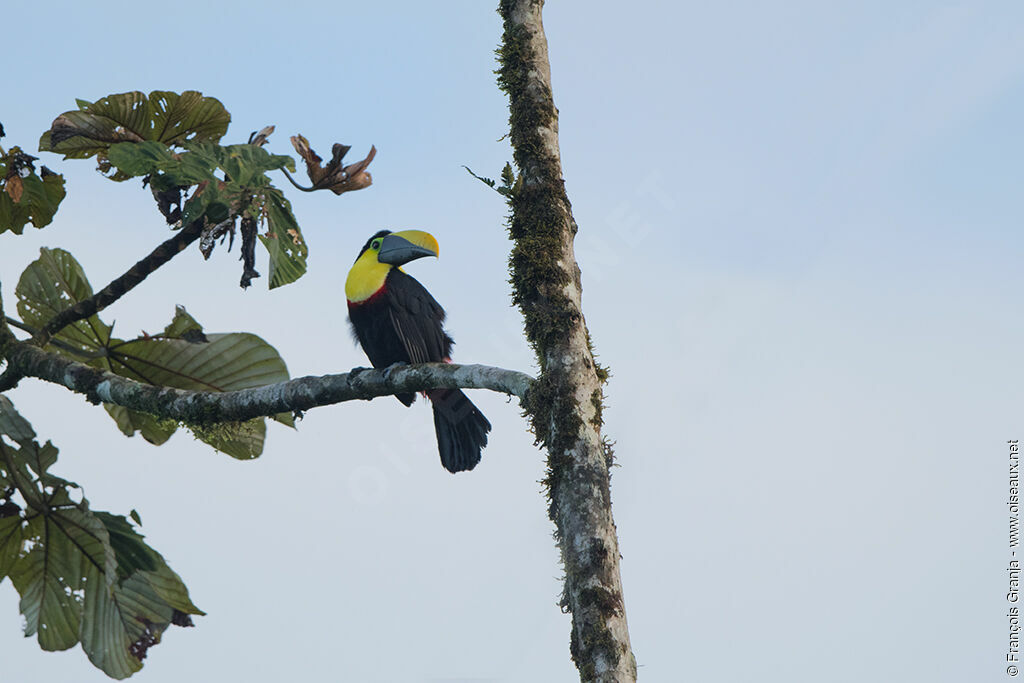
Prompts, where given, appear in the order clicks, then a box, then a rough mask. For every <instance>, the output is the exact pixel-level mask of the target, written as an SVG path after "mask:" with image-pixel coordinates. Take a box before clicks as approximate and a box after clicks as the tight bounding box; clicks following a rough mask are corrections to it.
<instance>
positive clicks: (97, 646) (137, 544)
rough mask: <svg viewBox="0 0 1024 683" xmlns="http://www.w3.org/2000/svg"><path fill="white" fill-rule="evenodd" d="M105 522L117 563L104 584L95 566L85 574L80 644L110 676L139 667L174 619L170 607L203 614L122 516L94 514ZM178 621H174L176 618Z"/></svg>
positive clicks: (168, 569) (121, 674) (123, 673)
mask: <svg viewBox="0 0 1024 683" xmlns="http://www.w3.org/2000/svg"><path fill="white" fill-rule="evenodd" d="M97 517H98V518H99V519H100V520H101V521H102V522H103V524H104V525H105V526H106V527H107V530H108V532H109V534H110V542H111V545H112V546H113V547H114V551H115V554H116V556H117V563H118V577H119V579H118V581H117V582H116V583H114V584H113V585H112V586H110V588H105V586H104V585H103V584H102V582H101V578H102V577H100V576H99V575H98V573H97V572H95V570H92V571H91V572H89V573H87V574H86V584H85V608H84V611H83V614H82V628H81V637H82V649H83V650H85V652H86V654H87V655H88V657H89V660H90V661H91V662H92V663H93V664H94V665H96V666H97V667H99V668H100V669H102V670H103V671H104V672H105V673H106V674H107V675H108V676H111V677H112V678H119V679H120V678H127V677H128V676H130V675H131V674H132V673H134V672H136V671H138V670H139V669H140V668H142V661H141V657H143V656H145V650H146V649H147V648H148V647H150V646H151V645H153V644H155V643H157V642H159V641H160V636H161V634H162V633H163V632H164V630H166V629H167V627H168V626H170V624H171V623H172V622H173V621H174V619H175V612H176V611H177V612H180V613H182V614H203V612H202V611H201V610H200V609H199V608H197V607H196V606H195V605H194V604H192V601H191V600H190V599H189V597H188V590H187V589H186V588H185V585H184V584H183V583H182V582H181V579H180V578H179V577H178V575H177V574H175V573H174V572H173V571H172V570H171V569H170V567H168V566H167V563H166V562H165V561H164V559H163V557H161V556H160V554H159V553H158V552H156V551H155V550H153V549H152V548H150V547H149V546H148V545H147V544H146V543H145V542H144V541H143V540H142V536H141V535H140V534H138V533H136V532H135V530H134V529H133V528H132V527H131V525H130V524H129V523H128V520H126V519H125V518H124V517H121V516H118V515H111V514H108V513H103V512H100V513H97ZM179 623H180V622H179Z"/></svg>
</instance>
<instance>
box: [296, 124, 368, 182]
mask: <svg viewBox="0 0 1024 683" xmlns="http://www.w3.org/2000/svg"><path fill="white" fill-rule="evenodd" d="M291 141H292V146H293V147H295V151H296V152H298V153H299V156H301V157H302V160H303V161H305V162H306V173H307V175H308V176H309V179H310V180H311V181H313V189H314V190H330V191H331V192H333V193H334V194H343V193H345V192H353V191H355V190H361V189H363V188H365V187H369V186H370V185H371V184H372V183H373V177H372V176H371V175H370V174H369V173H367V172H366V168H367V167H368V166H369V165H370V162H371V161H373V158H374V157H375V156H376V155H377V148H376V147H372V146H371V147H370V153H369V154H367V155H366V158H365V159H363V160H362V161H357V162H356V163H354V164H349V165H348V166H343V165H342V159H343V158H344V156H345V154H347V153H348V151H349V150H350V149H351V147H349V146H347V145H342V144H339V143H335V144H334V146H333V147H332V148H331V160H330V162H328V163H327V165H326V166H324V165H322V162H323V159H321V158H320V156H319V155H318V154H317V153H316V152H314V151H313V148H312V147H310V146H309V141H308V140H306V138H304V137H302V136H301V135H294V136H292V138H291Z"/></svg>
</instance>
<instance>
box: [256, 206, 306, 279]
mask: <svg viewBox="0 0 1024 683" xmlns="http://www.w3.org/2000/svg"><path fill="white" fill-rule="evenodd" d="M266 196H267V200H266V204H265V209H266V216H267V225H268V227H269V228H270V229H269V232H268V235H267V236H263V235H260V242H262V243H263V246H264V247H266V248H267V252H268V253H269V254H270V289H274V288H275V287H280V286H282V285H287V284H289V283H292V282H295V281H296V280H298V279H299V278H300V277H302V276H303V275H304V274H305V273H306V256H307V255H308V254H309V248H308V247H307V246H306V241H305V240H304V239H303V237H302V232H301V231H300V230H299V224H298V222H297V221H296V220H295V216H294V214H292V206H291V203H290V202H289V201H288V200H287V199H285V197H284V195H283V194H282V193H281V191H280V190H277V189H272V190H270V191H268V192H267V195H266Z"/></svg>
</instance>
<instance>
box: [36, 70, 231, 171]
mask: <svg viewBox="0 0 1024 683" xmlns="http://www.w3.org/2000/svg"><path fill="white" fill-rule="evenodd" d="M77 104H78V107H79V109H78V110H73V111H66V112H64V113H63V114H61V115H60V116H58V117H57V118H56V119H54V121H53V124H52V125H51V127H50V130H48V131H46V132H45V133H43V135H42V136H41V137H40V138H39V150H40V151H42V152H56V153H58V154H63V155H64V158H65V159H69V158H70V159H86V158H88V157H91V156H94V155H95V156H97V159H98V161H99V163H100V169H101V170H106V169H107V168H109V160H108V159H107V152H108V150H109V149H110V146H111V145H114V144H117V143H119V142H143V141H146V140H153V141H156V142H161V143H163V144H165V145H182V144H184V143H186V142H199V141H213V142H216V141H217V140H219V139H220V138H221V136H222V135H224V133H225V132H227V129H228V124H229V123H230V122H231V115H230V114H228V112H227V110H226V109H224V105H222V104H221V103H220V102H219V101H218V100H216V99H215V98H212V97H203V95H202V93H199V92H196V91H193V90H189V91H185V92H183V93H181V94H180V95H179V94H178V93H174V92H167V91H162V90H154V91H153V92H151V93H150V94H149V95H148V96H147V95H145V94H143V93H141V92H138V91H134V92H127V93H118V94H116V95H108V96H107V97H104V98H102V99H100V100H97V101H96V102H87V101H84V100H78V102H77ZM129 177H131V176H130V175H128V174H124V173H121V172H118V173H115V174H114V175H113V176H112V178H113V179H114V180H125V179H127V178H129Z"/></svg>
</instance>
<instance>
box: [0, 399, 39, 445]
mask: <svg viewBox="0 0 1024 683" xmlns="http://www.w3.org/2000/svg"><path fill="white" fill-rule="evenodd" d="M0 434H6V435H7V436H9V437H11V438H12V439H13V440H14V441H15V442H16V443H17V444H18V445H19V446H25V445H27V444H29V443H31V442H32V441H33V440H34V439H35V438H36V432H35V430H34V429H32V425H31V424H29V421H28V420H26V419H25V418H23V417H22V416H21V415H20V414H19V413H18V411H17V410H15V409H14V404H13V403H11V400H10V399H9V398H7V397H6V396H0Z"/></svg>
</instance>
